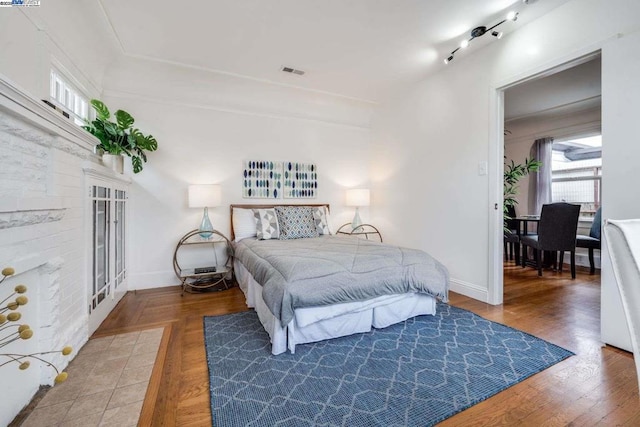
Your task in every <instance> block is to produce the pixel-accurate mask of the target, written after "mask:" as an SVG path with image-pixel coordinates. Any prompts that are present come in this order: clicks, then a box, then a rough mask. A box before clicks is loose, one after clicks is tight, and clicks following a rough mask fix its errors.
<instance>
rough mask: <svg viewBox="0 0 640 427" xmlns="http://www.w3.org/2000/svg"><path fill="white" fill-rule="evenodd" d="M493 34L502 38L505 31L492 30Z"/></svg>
mask: <svg viewBox="0 0 640 427" xmlns="http://www.w3.org/2000/svg"><path fill="white" fill-rule="evenodd" d="M491 35H492V36H493V37H495V38H497V39H501V38H502V36H503V35H504V33H503V32H502V31H492V32H491Z"/></svg>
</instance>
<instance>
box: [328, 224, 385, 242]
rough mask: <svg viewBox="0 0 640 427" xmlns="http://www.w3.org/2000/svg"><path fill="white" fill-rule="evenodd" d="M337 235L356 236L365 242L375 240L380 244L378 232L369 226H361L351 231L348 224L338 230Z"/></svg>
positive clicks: (380, 235)
mask: <svg viewBox="0 0 640 427" xmlns="http://www.w3.org/2000/svg"><path fill="white" fill-rule="evenodd" d="M338 234H344V235H347V236H356V237H359V238H361V239H366V240H377V241H379V242H380V243H382V234H380V231H379V230H378V229H377V228H375V227H374V226H373V225H371V224H362V225H360V226H358V227H356V228H355V229H352V228H351V223H350V222H348V223H346V224H343V225H341V226H340V228H338V231H336V235H338Z"/></svg>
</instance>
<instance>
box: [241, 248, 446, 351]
mask: <svg viewBox="0 0 640 427" xmlns="http://www.w3.org/2000/svg"><path fill="white" fill-rule="evenodd" d="M234 271H235V274H236V278H237V280H238V284H239V285H240V289H242V292H244V295H245V297H246V300H247V306H248V307H250V308H254V309H255V310H256V313H258V318H259V319H260V322H261V323H262V325H263V326H264V329H265V330H266V331H267V333H268V334H269V336H270V337H271V352H272V353H273V354H280V353H284V352H285V351H287V348H288V349H289V351H291V353H295V349H296V345H297V344H304V343H308V342H316V341H322V340H326V339H329V338H337V337H342V336H345V335H351V334H356V333H360V332H367V331H370V330H371V328H372V327H375V328H385V327H387V326H389V325H393V324H395V323H399V322H402V321H404V320H406V319H409V318H411V317H414V316H418V315H422V314H432V315H433V314H435V312H436V299H435V298H433V297H431V296H429V295H425V294H418V293H408V294H396V295H386V296H381V297H377V298H373V299H370V300H367V301H359V302H351V303H343V304H335V305H331V306H322V307H309V308H299V309H296V310H295V315H294V318H293V320H291V321H290V322H289V324H288V325H286V326H285V327H283V326H282V325H281V324H280V320H279V319H278V318H276V317H275V316H274V315H273V314H272V313H271V311H270V310H269V308H268V307H267V305H266V304H265V302H264V300H263V299H262V286H260V284H259V283H258V282H256V281H255V280H254V279H253V277H252V276H251V273H249V271H248V270H247V269H246V268H245V266H244V265H242V263H241V262H239V261H238V260H235V261H234Z"/></svg>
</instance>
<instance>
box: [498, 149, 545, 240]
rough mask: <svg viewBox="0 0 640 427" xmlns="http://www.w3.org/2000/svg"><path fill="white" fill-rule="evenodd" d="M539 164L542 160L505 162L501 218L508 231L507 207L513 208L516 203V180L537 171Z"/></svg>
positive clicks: (540, 164)
mask: <svg viewBox="0 0 640 427" xmlns="http://www.w3.org/2000/svg"><path fill="white" fill-rule="evenodd" d="M540 166H542V162H539V161H537V160H536V159H524V163H523V164H520V163H518V164H516V163H515V162H514V161H513V160H511V164H505V166H504V189H503V198H504V205H503V218H504V222H505V231H508V228H507V227H506V222H507V220H509V219H511V217H510V216H509V213H508V211H509V207H514V208H515V206H516V205H517V204H518V200H516V196H517V195H518V181H520V178H522V177H523V176H526V175H528V174H529V173H530V172H537V171H538V169H540Z"/></svg>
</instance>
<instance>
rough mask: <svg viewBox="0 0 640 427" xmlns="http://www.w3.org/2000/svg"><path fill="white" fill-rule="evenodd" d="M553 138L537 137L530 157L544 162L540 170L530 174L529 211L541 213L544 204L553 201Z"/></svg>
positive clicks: (536, 213)
mask: <svg viewBox="0 0 640 427" xmlns="http://www.w3.org/2000/svg"><path fill="white" fill-rule="evenodd" d="M552 144H553V138H551V137H545V138H540V139H536V140H535V141H534V143H533V145H532V146H531V152H530V153H529V155H530V157H531V158H533V159H536V160H538V161H540V162H542V166H540V169H538V172H531V174H530V176H529V213H530V214H535V215H540V212H541V211H542V205H544V204H547V203H551V146H552Z"/></svg>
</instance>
